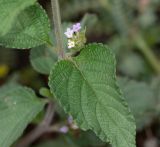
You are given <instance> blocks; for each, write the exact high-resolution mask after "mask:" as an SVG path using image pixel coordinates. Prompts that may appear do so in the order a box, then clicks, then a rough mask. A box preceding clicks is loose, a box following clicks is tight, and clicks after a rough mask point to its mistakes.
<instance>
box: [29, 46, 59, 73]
mask: <svg viewBox="0 0 160 147" xmlns="http://www.w3.org/2000/svg"><path fill="white" fill-rule="evenodd" d="M57 60H58V57H57V55H56V54H55V53H54V52H53V51H52V49H51V48H47V47H45V46H39V47H36V48H33V49H31V53H30V61H31V64H32V66H33V68H34V69H35V70H36V71H38V72H40V73H42V74H49V73H50V71H51V69H52V67H53V65H54V63H55V62H56V61H57Z"/></svg>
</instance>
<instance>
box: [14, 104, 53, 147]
mask: <svg viewBox="0 0 160 147" xmlns="http://www.w3.org/2000/svg"><path fill="white" fill-rule="evenodd" d="M53 117H54V104H53V102H49V104H48V107H47V111H46V115H45V117H44V120H43V121H42V122H41V123H40V124H39V125H38V126H37V128H35V130H33V131H32V132H30V133H29V134H28V135H27V136H26V137H24V138H23V139H22V140H21V141H20V142H19V143H18V144H17V145H16V147H28V146H29V145H30V144H32V143H33V142H34V141H35V140H37V139H38V138H39V137H40V136H41V135H43V134H44V133H46V132H49V129H50V125H51V123H52V119H53Z"/></svg>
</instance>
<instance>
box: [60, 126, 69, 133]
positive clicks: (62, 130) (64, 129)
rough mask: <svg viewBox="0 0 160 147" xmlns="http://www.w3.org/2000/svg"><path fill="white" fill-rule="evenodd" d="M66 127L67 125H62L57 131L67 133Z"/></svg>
mask: <svg viewBox="0 0 160 147" xmlns="http://www.w3.org/2000/svg"><path fill="white" fill-rule="evenodd" d="M68 130H69V129H68V127H67V126H62V127H61V128H60V129H59V132H60V133H67V132H68Z"/></svg>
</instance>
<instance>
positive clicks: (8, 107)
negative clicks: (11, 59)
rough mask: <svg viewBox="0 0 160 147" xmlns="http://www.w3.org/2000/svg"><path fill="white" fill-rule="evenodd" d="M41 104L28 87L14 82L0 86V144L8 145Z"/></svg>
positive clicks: (2, 146)
mask: <svg viewBox="0 0 160 147" xmlns="http://www.w3.org/2000/svg"><path fill="white" fill-rule="evenodd" d="M43 106H44V103H43V102H41V101H40V100H38V98H37V97H36V95H35V93H34V92H33V91H32V90H31V89H29V88H26V87H22V86H19V85H15V84H12V85H7V86H4V87H2V88H0V136H1V137H0V146H1V147H9V146H10V145H11V144H12V143H13V142H14V141H15V140H16V139H17V138H18V137H19V136H20V135H21V134H22V133H23V130H24V129H25V128H26V126H27V125H28V123H30V122H31V121H32V119H33V118H34V117H35V116H36V115H37V114H38V113H39V112H40V111H41V110H42V108H43Z"/></svg>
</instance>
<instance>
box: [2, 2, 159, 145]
mask: <svg viewBox="0 0 160 147" xmlns="http://www.w3.org/2000/svg"><path fill="white" fill-rule="evenodd" d="M39 2H40V3H41V4H42V6H43V7H44V8H45V9H46V10H47V12H48V15H49V17H50V18H51V17H52V16H51V13H50V10H51V8H50V1H49V0H40V1H39ZM60 7H61V15H62V22H63V28H64V29H66V26H67V25H69V24H71V23H74V22H81V23H82V25H84V26H85V27H86V28H87V40H88V42H102V43H104V44H106V45H108V46H109V47H110V48H111V49H112V50H113V52H114V53H115V55H116V59H117V77H118V78H117V79H118V82H119V85H120V87H121V89H122V92H123V93H124V95H125V98H126V100H127V101H128V103H129V106H130V108H131V111H132V113H133V114H134V116H135V118H136V123H137V147H158V146H160V144H159V143H160V119H159V116H160V0H60ZM106 58H107V57H106ZM47 81H48V77H47V76H45V75H42V74H38V73H37V72H36V71H35V70H34V69H33V68H32V67H31V64H30V62H29V50H12V49H7V48H2V47H1V53H0V84H1V85H2V84H3V83H6V82H19V83H22V84H24V85H27V86H30V87H32V88H34V89H35V90H36V91H37V93H39V91H38V89H39V88H41V87H45V86H47ZM67 117H68V116H67V115H66V114H64V112H63V111H62V110H61V109H60V108H59V107H58V106H57V109H56V118H55V120H54V123H58V124H61V123H62V124H65V125H66V126H67V127H68V128H69V131H67V133H58V132H57V133H56V132H55V133H48V134H44V135H43V136H42V137H41V138H40V139H39V140H38V141H36V142H35V143H34V144H33V147H57V146H58V147H109V145H107V144H105V143H103V142H101V141H100V140H99V139H98V138H97V137H96V136H95V135H94V134H93V133H91V132H83V131H80V130H79V129H77V128H76V127H73V126H70V124H68V122H67ZM40 120H41V116H39V117H38V118H36V120H35V121H34V122H33V125H30V126H29V127H28V128H27V129H26V132H25V133H27V132H29V131H30V130H31V128H34V127H35V125H36V123H37V122H38V121H40ZM72 125H73V124H72Z"/></svg>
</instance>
